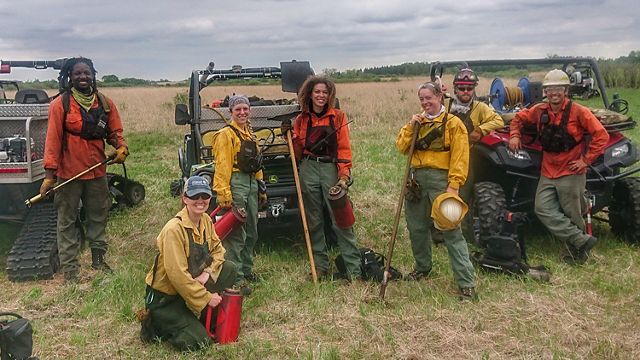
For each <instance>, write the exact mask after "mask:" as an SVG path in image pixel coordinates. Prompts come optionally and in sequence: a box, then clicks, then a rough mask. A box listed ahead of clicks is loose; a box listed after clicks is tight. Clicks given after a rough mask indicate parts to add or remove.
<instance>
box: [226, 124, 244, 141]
mask: <svg viewBox="0 0 640 360" xmlns="http://www.w3.org/2000/svg"><path fill="white" fill-rule="evenodd" d="M227 127H229V128H231V130H233V132H234V133H235V134H236V136H237V137H238V140H240V142H243V141H244V139H242V135H241V134H240V131H238V129H236V128H235V127H233V126H232V125H227Z"/></svg>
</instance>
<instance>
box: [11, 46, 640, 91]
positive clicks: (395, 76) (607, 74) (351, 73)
mask: <svg viewBox="0 0 640 360" xmlns="http://www.w3.org/2000/svg"><path fill="white" fill-rule="evenodd" d="M557 56H558V55H549V56H548V57H557ZM597 61H598V66H599V67H600V72H601V73H602V77H603V79H604V82H605V86H607V87H618V88H633V89H637V88H640V50H634V51H631V52H630V53H629V55H627V56H620V57H618V58H616V59H598V60H597ZM429 68H430V65H429V63H428V62H426V61H424V62H407V63H403V64H399V65H385V66H377V67H365V68H362V69H349V70H344V71H338V70H336V69H332V68H329V69H324V70H323V71H322V72H323V73H324V74H325V75H327V76H329V77H330V78H332V79H333V80H335V81H336V82H380V81H398V80H399V78H400V77H411V76H424V77H427V76H429ZM544 69H545V67H544V66H543V65H531V66H528V67H527V68H526V69H525V68H522V67H520V68H518V67H507V66H483V67H477V68H475V70H476V71H478V72H479V73H483V74H493V75H496V76H498V75H499V76H503V77H519V76H524V75H526V74H527V72H528V71H535V70H540V71H542V70H544ZM449 71H455V70H453V69H449ZM250 81H251V83H247V82H246V81H244V80H227V82H226V85H233V84H230V83H232V82H233V83H234V84H235V83H238V84H243V85H261V84H273V83H275V81H274V80H273V79H251V80H250ZM98 86H100V87H138V86H188V80H182V81H169V80H166V79H161V80H158V81H155V80H145V79H138V78H122V79H121V78H119V77H118V76H116V75H113V74H110V75H104V76H102V77H101V78H100V79H99V84H98ZM22 87H27V88H36V89H56V88H58V82H57V81H56V80H46V81H40V80H37V79H36V80H34V81H30V82H24V83H23V85H22Z"/></svg>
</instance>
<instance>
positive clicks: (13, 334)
mask: <svg viewBox="0 0 640 360" xmlns="http://www.w3.org/2000/svg"><path fill="white" fill-rule="evenodd" d="M8 316H11V317H14V318H15V319H13V320H0V353H1V354H2V357H1V359H2V360H23V359H33V358H32V357H31V353H32V351H33V339H32V335H33V328H32V327H31V324H30V323H29V320H27V319H25V318H23V317H22V316H20V315H18V314H15V313H9V312H2V313H0V317H8Z"/></svg>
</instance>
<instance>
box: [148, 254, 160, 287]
mask: <svg viewBox="0 0 640 360" xmlns="http://www.w3.org/2000/svg"><path fill="white" fill-rule="evenodd" d="M159 257H160V253H158V254H156V257H155V258H154V259H153V269H152V270H151V284H150V285H149V286H151V287H153V282H154V281H155V280H156V270H158V258H159Z"/></svg>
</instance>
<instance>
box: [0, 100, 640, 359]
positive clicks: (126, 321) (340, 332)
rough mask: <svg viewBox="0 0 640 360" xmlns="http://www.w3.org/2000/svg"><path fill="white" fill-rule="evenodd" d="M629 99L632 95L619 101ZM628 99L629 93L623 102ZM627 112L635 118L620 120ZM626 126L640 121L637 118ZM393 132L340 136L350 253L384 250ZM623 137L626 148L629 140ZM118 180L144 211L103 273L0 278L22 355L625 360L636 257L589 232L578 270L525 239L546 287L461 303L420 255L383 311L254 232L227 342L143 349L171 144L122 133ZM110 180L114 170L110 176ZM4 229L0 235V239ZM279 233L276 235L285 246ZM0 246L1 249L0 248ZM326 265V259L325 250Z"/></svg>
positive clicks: (492, 291) (171, 168) (396, 167)
mask: <svg viewBox="0 0 640 360" xmlns="http://www.w3.org/2000/svg"><path fill="white" fill-rule="evenodd" d="M631 95H635V94H631ZM636 97H637V95H636ZM632 110H633V111H634V113H635V114H638V113H637V108H634V109H632ZM639 115H640V114H639ZM402 121H403V120H399V119H398V120H390V123H386V124H385V126H380V127H379V128H374V127H367V128H364V127H357V126H354V128H353V129H352V144H353V149H354V156H355V160H354V163H355V167H354V177H355V184H354V186H353V188H352V190H351V196H352V198H353V201H354V203H355V208H356V217H357V222H356V225H355V230H356V233H357V236H358V239H359V242H360V244H361V245H364V246H369V247H373V248H374V249H376V250H378V251H380V252H386V246H387V242H388V241H389V238H390V235H391V232H392V224H393V216H394V213H395V206H396V203H397V196H398V194H399V191H400V190H399V182H400V177H401V176H402V171H403V169H404V166H405V160H406V159H405V158H404V157H403V156H401V155H399V154H398V153H397V152H396V151H395V147H394V141H395V136H396V132H397V130H398V129H399V128H400V126H401V124H402ZM633 137H635V138H636V140H638V138H637V133H634V135H633ZM128 141H129V143H130V146H131V156H130V158H129V159H128V160H127V165H128V167H127V170H128V173H129V175H130V176H131V177H132V178H134V179H135V180H137V181H140V182H142V183H144V185H145V187H146V191H147V198H146V200H145V201H144V202H143V203H142V204H141V205H140V206H138V207H136V208H132V209H125V210H122V211H119V212H117V213H114V214H113V215H112V217H111V218H110V222H109V227H108V234H109V241H110V250H109V253H108V261H109V263H110V264H111V265H112V266H113V267H114V268H115V269H116V272H115V274H113V275H111V276H103V275H101V274H97V273H95V272H93V271H91V270H90V269H89V263H90V255H89V254H88V252H87V251H85V252H84V253H83V254H82V257H81V264H82V276H83V277H82V281H81V283H80V284H79V285H78V286H71V287H65V286H63V285H62V281H61V279H60V278H59V277H56V279H54V280H52V281H40V282H27V283H17V284H16V283H10V282H8V281H7V280H6V276H4V274H3V273H1V271H3V270H0V288H1V289H3V291H2V292H0V304H2V305H0V308H1V309H2V310H11V311H17V312H19V313H21V314H23V315H25V316H26V317H28V318H30V319H31V320H32V321H33V325H34V329H35V334H34V343H35V346H34V347H35V351H36V354H37V355H38V356H40V358H42V359H57V358H59V359H96V358H97V359H107V358H109V359H111V358H118V359H157V358H176V359H223V358H225V359H226V358H228V359H262V358H266V359H283V358H287V359H343V358H348V359H361V358H369V359H387V358H401V359H423V358H433V359H446V358H452V359H453V358H455V359H458V358H481V359H512V358H521V359H538V358H552V359H583V358H591V359H631V358H638V357H639V356H640V350H639V349H640V338H639V337H638V335H637V334H638V331H637V330H638V329H637V324H638V323H639V321H640V316H639V315H638V310H639V308H638V304H639V303H640V291H639V290H640V265H639V264H640V251H639V250H638V247H637V246H636V245H629V244H627V243H625V242H623V241H620V240H618V239H616V238H614V237H613V236H612V235H611V234H610V233H609V229H608V226H607V225H606V224H602V223H596V233H597V235H598V236H599V238H600V239H601V242H600V243H599V244H598V245H597V246H596V248H595V250H594V258H593V259H592V260H590V261H589V262H588V263H587V264H586V265H585V266H581V267H570V266H567V265H564V264H563V263H561V261H560V254H561V252H562V251H563V248H562V246H561V244H560V243H559V242H558V241H556V240H554V239H552V238H551V237H550V236H548V235H546V234H545V233H543V232H541V231H540V230H539V229H534V228H529V229H527V234H528V237H527V240H528V244H529V245H528V247H529V248H528V252H529V255H530V258H531V263H533V264H544V265H546V266H547V267H548V268H549V269H550V270H551V271H552V273H553V276H552V281H551V282H550V283H548V284H543V283H538V282H535V281H533V280H531V279H526V278H517V277H510V276H505V275H501V274H492V273H485V272H478V273H477V289H478V291H479V300H478V301H477V302H465V303H461V302H460V301H458V300H457V298H456V297H455V294H456V287H455V284H454V283H453V279H452V274H451V270H450V266H449V262H448V257H447V252H446V248H445V247H443V246H436V247H434V270H433V276H432V277H431V278H430V279H429V280H427V281H422V282H417V283H415V282H392V283H390V284H389V287H388V289H387V303H386V304H382V303H380V302H379V301H378V299H377V296H378V291H379V287H378V285H377V284H375V283H366V284H363V283H356V284H352V285H349V284H345V283H342V282H323V283H320V284H319V285H318V286H314V285H313V284H312V283H311V282H310V281H309V278H308V272H309V266H308V261H307V259H306V249H305V247H304V242H303V241H301V240H300V239H301V236H300V234H295V236H291V234H290V233H289V234H287V233H275V232H273V233H272V232H269V233H262V234H261V242H260V244H259V245H258V247H257V255H256V259H255V261H256V268H255V270H256V272H258V273H259V274H260V275H261V276H262V277H263V280H262V281H261V282H260V283H259V284H257V285H256V286H255V288H254V293H253V294H252V295H251V296H250V297H247V298H245V301H244V308H243V314H242V316H243V318H242V331H241V334H240V339H239V342H238V343H235V344H231V345H225V346H217V345H214V346H211V347H209V348H207V349H205V350H202V351H199V352H195V353H186V354H180V353H177V352H175V351H174V350H173V349H172V348H171V347H170V346H168V345H166V344H154V345H144V344H142V343H141V342H140V341H139V339H138V331H139V324H138V323H137V322H136V320H135V317H134V313H135V311H136V310H137V309H139V308H141V307H142V306H143V299H142V298H143V291H144V284H143V279H144V276H145V274H146V272H147V271H148V270H149V269H150V267H151V264H152V259H153V256H154V254H155V251H156V250H155V247H154V241H155V238H156V236H157V234H158V232H159V231H160V229H161V228H162V226H163V225H164V223H165V222H166V221H167V220H168V219H170V218H171V217H172V216H173V215H174V214H175V213H176V212H177V211H178V210H179V208H180V204H179V202H178V200H177V199H175V198H172V197H171V196H170V195H169V191H168V188H169V183H170V181H171V180H173V179H175V178H177V177H178V176H179V170H178V168H177V160H176V149H177V147H178V146H179V145H180V144H181V142H182V134H181V133H180V132H179V131H178V130H177V129H176V132H174V133H164V132H149V133H140V134H128ZM110 171H121V170H120V169H118V167H115V166H114V167H111V169H110ZM399 230H400V231H399V235H398V240H397V246H396V249H395V253H394V258H393V260H394V261H393V263H394V266H396V267H397V268H399V269H400V270H401V271H402V272H404V273H407V272H409V271H410V270H411V269H412V266H413V258H412V255H411V249H410V246H409V241H408V234H407V231H406V229H405V223H404V219H402V220H401V222H400V229H399ZM6 231H7V230H5V229H0V233H5V232H6ZM287 235H288V236H287ZM0 243H2V242H0ZM332 255H333V256H335V255H336V250H332Z"/></svg>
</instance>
